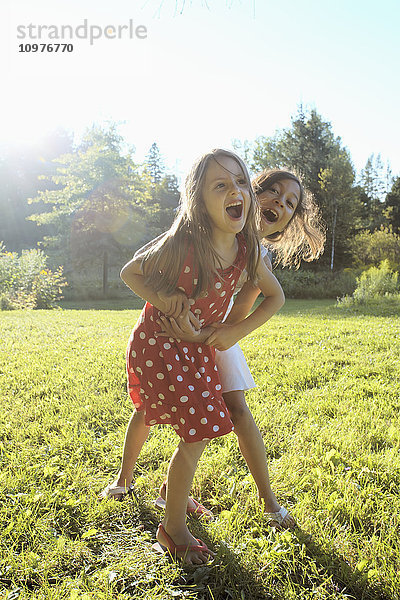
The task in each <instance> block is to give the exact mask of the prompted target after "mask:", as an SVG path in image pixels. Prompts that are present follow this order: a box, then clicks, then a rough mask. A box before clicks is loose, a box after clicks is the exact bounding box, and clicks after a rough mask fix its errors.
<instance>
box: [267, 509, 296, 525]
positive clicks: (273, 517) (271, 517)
mask: <svg viewBox="0 0 400 600" xmlns="http://www.w3.org/2000/svg"><path fill="white" fill-rule="evenodd" d="M287 515H289V516H290V517H291V516H292V515H291V514H290V513H289V511H288V510H287V509H286V508H285V507H284V506H281V508H280V509H279V510H278V512H272V513H265V516H266V517H267V519H268V525H269V526H270V527H275V525H271V523H272V522H273V521H275V522H276V523H278V527H279V528H280V527H283V528H285V529H288V528H289V527H288V526H285V525H284V524H283V521H284V520H285V519H286V517H287ZM292 519H293V517H292ZM293 520H294V519H293Z"/></svg>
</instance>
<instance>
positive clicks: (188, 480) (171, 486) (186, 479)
mask: <svg viewBox="0 0 400 600" xmlns="http://www.w3.org/2000/svg"><path fill="white" fill-rule="evenodd" d="M206 444H207V442H195V443H193V444H188V443H185V442H183V441H181V442H180V443H179V445H178V447H177V449H176V450H175V452H174V454H173V456H172V458H171V462H170V464H169V469H168V478H167V503H166V507H165V516H164V519H163V522H162V525H163V527H164V529H165V531H166V532H167V534H168V535H169V536H170V537H171V538H172V540H173V541H174V543H175V544H176V545H177V546H180V545H185V546H197V545H198V541H197V540H196V538H194V537H193V536H192V534H191V533H190V531H189V530H188V528H187V525H186V506H187V502H188V496H189V491H190V487H191V485H192V481H193V476H194V473H195V470H196V466H197V463H198V461H199V458H200V456H201V454H202V452H203V450H204V448H205V446H206ZM157 539H158V541H159V543H160V544H162V545H167V544H166V540H165V539H164V538H163V535H162V531H161V532H160V531H159V532H158V533H157ZM210 554H211V553H205V552H200V551H198V550H189V551H187V553H184V554H183V555H182V556H181V558H183V559H184V561H185V562H186V563H187V564H196V565H199V564H203V563H206V562H207V561H208V559H209V557H210Z"/></svg>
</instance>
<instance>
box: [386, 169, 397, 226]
mask: <svg viewBox="0 0 400 600" xmlns="http://www.w3.org/2000/svg"><path fill="white" fill-rule="evenodd" d="M383 212H384V216H385V218H386V221H387V222H388V223H389V225H390V226H391V227H392V228H393V230H394V231H395V232H397V233H399V234H400V177H397V178H396V179H395V181H394V183H393V185H392V189H391V190H390V191H389V193H388V194H387V195H386V198H385V202H384V211H383Z"/></svg>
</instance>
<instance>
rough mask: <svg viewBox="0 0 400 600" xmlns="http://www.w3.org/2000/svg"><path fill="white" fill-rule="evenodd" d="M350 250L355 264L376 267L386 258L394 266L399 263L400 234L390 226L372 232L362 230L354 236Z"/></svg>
mask: <svg viewBox="0 0 400 600" xmlns="http://www.w3.org/2000/svg"><path fill="white" fill-rule="evenodd" d="M351 252H352V255H353V263H354V264H355V265H357V266H368V267H369V266H374V267H378V266H379V265H380V264H381V263H382V261H383V260H388V261H389V263H390V266H391V267H395V266H397V265H398V264H399V263H400V235H398V234H397V233H395V232H394V231H393V230H392V228H391V227H381V228H380V229H377V230H376V231H374V232H373V233H371V232H369V231H362V232H360V233H358V234H357V235H356V236H355V237H354V239H353V241H352V243H351Z"/></svg>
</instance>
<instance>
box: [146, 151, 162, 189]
mask: <svg viewBox="0 0 400 600" xmlns="http://www.w3.org/2000/svg"><path fill="white" fill-rule="evenodd" d="M145 165H146V170H147V171H148V173H149V175H150V179H151V183H152V184H153V185H154V186H156V185H158V184H159V183H160V182H161V180H162V178H163V176H164V174H165V168H164V164H163V160H162V158H161V153H160V150H159V148H158V146H157V144H156V142H154V143H153V144H152V145H151V148H150V150H149V152H148V154H147V157H146V162H145Z"/></svg>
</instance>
